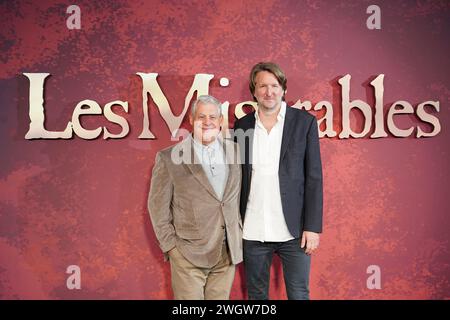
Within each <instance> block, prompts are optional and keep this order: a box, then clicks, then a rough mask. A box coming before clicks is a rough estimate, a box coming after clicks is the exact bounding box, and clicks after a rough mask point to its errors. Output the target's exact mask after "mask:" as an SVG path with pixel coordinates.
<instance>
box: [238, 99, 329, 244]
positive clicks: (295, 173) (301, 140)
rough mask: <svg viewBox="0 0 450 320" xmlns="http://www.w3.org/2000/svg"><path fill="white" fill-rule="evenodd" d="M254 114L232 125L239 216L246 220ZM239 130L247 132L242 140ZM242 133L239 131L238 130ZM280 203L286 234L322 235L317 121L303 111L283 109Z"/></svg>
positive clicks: (321, 193)
mask: <svg viewBox="0 0 450 320" xmlns="http://www.w3.org/2000/svg"><path fill="white" fill-rule="evenodd" d="M255 121H256V119H255V112H252V113H249V114H247V115H246V116H244V117H242V118H241V119H238V120H236V121H235V123H234V140H235V141H236V142H237V143H238V144H239V147H240V153H241V158H242V163H243V164H242V186H241V198H240V213H241V216H242V221H244V218H245V211H246V209H247V201H248V196H249V194H250V186H251V181H252V164H251V154H252V148H253V133H254V130H249V131H247V130H248V129H254V128H255ZM239 129H242V130H243V131H244V133H246V137H245V139H244V138H242V135H239V131H238V130H239ZM241 134H242V131H241ZM278 176H279V181H280V193H281V204H282V208H283V214H284V218H285V220H286V224H287V226H288V229H289V232H290V233H291V234H292V236H293V237H295V238H300V237H301V234H302V232H303V231H313V232H317V233H320V232H322V215H323V213H322V212H323V190H322V189H323V179H322V164H321V159H320V146H319V135H318V129H317V120H316V118H315V117H314V116H312V115H311V114H309V113H308V112H306V111H304V110H299V109H295V108H292V107H286V116H285V122H284V128H283V138H282V142H281V153H280V164H279V169H278Z"/></svg>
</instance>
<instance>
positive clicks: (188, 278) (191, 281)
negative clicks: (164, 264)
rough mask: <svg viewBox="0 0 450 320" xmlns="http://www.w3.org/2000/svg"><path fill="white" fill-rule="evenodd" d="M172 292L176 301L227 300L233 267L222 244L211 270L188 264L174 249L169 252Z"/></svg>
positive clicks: (233, 272)
mask: <svg viewBox="0 0 450 320" xmlns="http://www.w3.org/2000/svg"><path fill="white" fill-rule="evenodd" d="M169 261H170V271H171V278H172V290H173V294H174V298H175V299H176V300H228V299H229V298H230V291H231V287H232V285H233V280H234V274H235V265H233V264H231V260H230V256H229V254H228V250H227V246H226V244H225V243H224V245H223V247H222V255H221V258H220V260H219V262H218V263H217V264H216V265H215V266H214V267H212V268H199V267H196V266H194V265H193V264H192V263H190V262H189V261H188V260H186V258H184V257H183V255H182V254H181V253H180V251H178V249H177V248H176V247H175V248H173V249H172V250H170V251H169Z"/></svg>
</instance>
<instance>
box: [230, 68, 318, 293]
mask: <svg viewBox="0 0 450 320" xmlns="http://www.w3.org/2000/svg"><path fill="white" fill-rule="evenodd" d="M286 84H287V79H286V76H285V74H284V72H283V71H282V70H281V69H280V67H279V66H278V65H276V64H275V63H271V62H261V63H258V64H256V65H255V66H254V67H253V68H252V71H251V73H250V83H249V87H250V92H251V94H252V96H253V99H254V100H255V101H256V102H257V108H256V109H257V111H256V112H252V113H250V114H247V115H246V116H244V117H242V118H241V119H238V120H236V122H235V124H234V137H235V140H236V141H237V142H238V143H239V146H240V153H241V156H242V163H243V164H242V188H241V198H240V212H241V216H242V220H243V221H244V228H243V238H244V240H243V242H244V265H245V274H246V284H247V290H248V298H249V299H258V300H265V299H268V297H269V282H270V267H271V264H272V257H273V254H274V253H276V254H278V255H279V257H280V258H281V262H282V265H283V274H284V280H285V286H286V291H287V296H288V299H295V300H300V299H309V273H310V265H311V254H312V253H313V252H314V251H315V250H316V249H317V247H318V246H319V233H321V232H322V211H323V201H322V199H323V191H322V184H323V183H322V165H321V159H320V146H319V137H318V127H317V121H316V118H315V117H314V116H312V115H311V114H309V113H308V112H306V111H303V110H299V109H295V108H291V107H288V106H287V105H286V102H285V101H284V97H285V93H286V88H287V85H286Z"/></svg>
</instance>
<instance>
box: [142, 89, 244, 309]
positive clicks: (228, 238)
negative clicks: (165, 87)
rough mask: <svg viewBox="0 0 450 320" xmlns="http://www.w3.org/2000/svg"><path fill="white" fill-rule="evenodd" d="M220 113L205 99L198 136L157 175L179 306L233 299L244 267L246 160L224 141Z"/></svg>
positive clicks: (172, 150) (155, 219) (153, 202)
mask: <svg viewBox="0 0 450 320" xmlns="http://www.w3.org/2000/svg"><path fill="white" fill-rule="evenodd" d="M220 107H221V103H220V102H219V101H218V100H217V99H215V98H214V97H211V96H200V97H199V98H198V99H197V100H196V101H195V102H194V103H193V105H192V110H191V115H190V117H189V119H190V123H191V125H193V136H192V135H189V136H188V138H186V139H184V140H183V141H182V142H180V143H178V144H176V145H174V146H172V147H169V148H167V149H164V150H162V151H160V152H158V153H157V155H156V163H155V166H154V168H153V172H152V179H151V186H150V193H149V197H148V209H149V212H150V217H151V220H152V224H153V229H154V231H155V234H156V237H157V239H158V241H159V245H160V247H161V250H162V251H163V253H164V256H165V258H166V259H168V260H169V261H170V267H171V281H172V289H173V292H174V298H175V299H189V300H196V299H229V295H230V291H231V287H232V284H233V280H234V274H235V265H236V264H238V263H240V262H241V261H242V222H241V218H240V215H239V196H240V187H241V167H240V165H239V159H240V158H239V154H238V147H237V145H236V144H235V143H234V142H233V141H231V140H227V139H221V138H219V133H220V126H221V123H222V121H223V117H222V115H221V111H220Z"/></svg>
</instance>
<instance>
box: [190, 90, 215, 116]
mask: <svg viewBox="0 0 450 320" xmlns="http://www.w3.org/2000/svg"><path fill="white" fill-rule="evenodd" d="M201 103H203V104H213V105H215V106H216V107H217V111H218V113H219V116H221V115H222V103H220V101H219V100H217V99H216V98H214V97H213V96H209V95H207V94H204V95H202V96H199V97H197V100H195V101H194V102H193V103H192V107H191V115H192V117H194V116H195V112H196V111H197V106H198V105H199V104H201Z"/></svg>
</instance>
